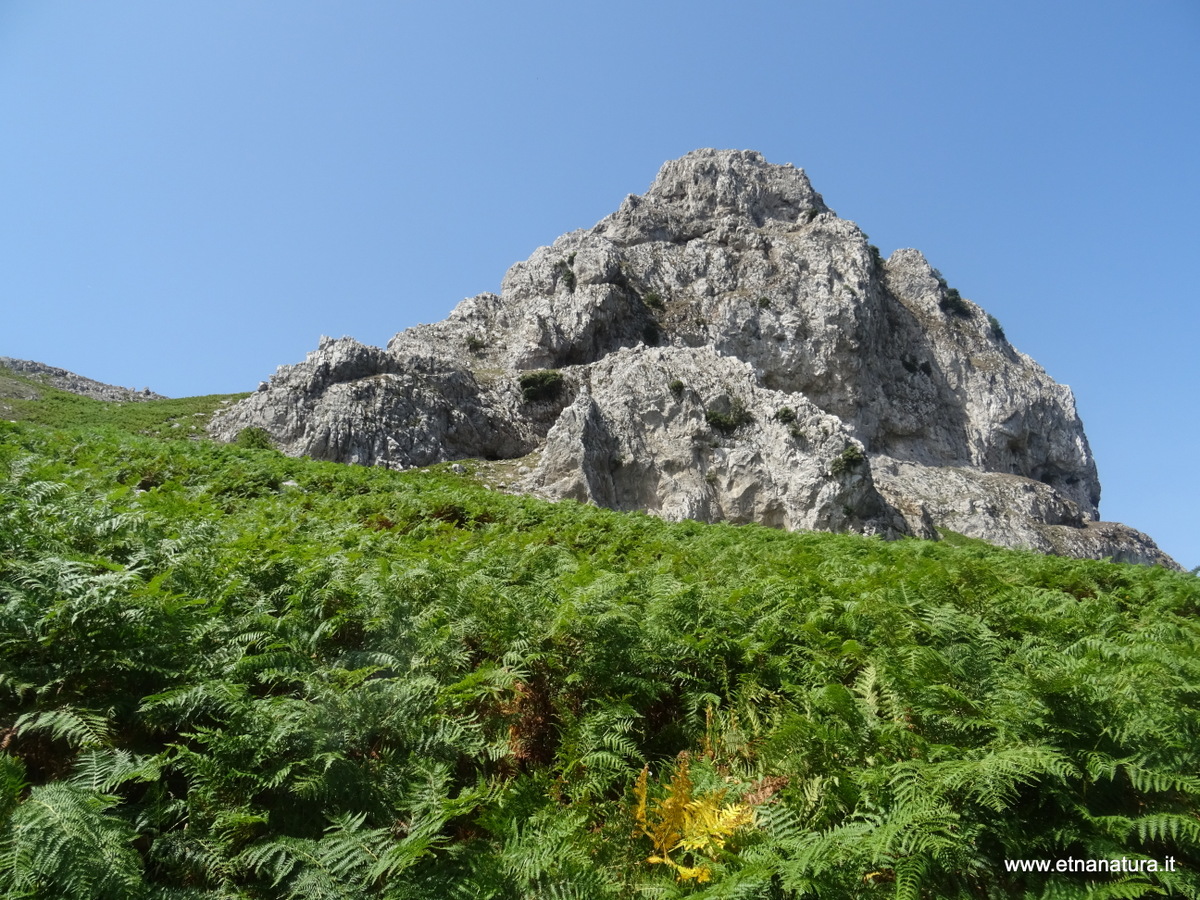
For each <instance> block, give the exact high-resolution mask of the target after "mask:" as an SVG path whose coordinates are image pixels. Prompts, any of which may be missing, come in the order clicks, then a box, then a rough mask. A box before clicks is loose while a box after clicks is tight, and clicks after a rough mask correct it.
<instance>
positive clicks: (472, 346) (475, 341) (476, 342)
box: [466, 334, 487, 353]
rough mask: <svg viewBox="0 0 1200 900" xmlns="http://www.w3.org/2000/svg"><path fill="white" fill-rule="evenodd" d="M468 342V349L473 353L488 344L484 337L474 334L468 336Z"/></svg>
mask: <svg viewBox="0 0 1200 900" xmlns="http://www.w3.org/2000/svg"><path fill="white" fill-rule="evenodd" d="M466 344H467V349H468V350H469V351H470V352H472V353H479V352H480V351H481V350H483V348H484V347H486V346H487V344H486V343H485V342H484V340H483V338H480V337H476V336H475V335H473V334H472V335H468V336H467V340H466Z"/></svg>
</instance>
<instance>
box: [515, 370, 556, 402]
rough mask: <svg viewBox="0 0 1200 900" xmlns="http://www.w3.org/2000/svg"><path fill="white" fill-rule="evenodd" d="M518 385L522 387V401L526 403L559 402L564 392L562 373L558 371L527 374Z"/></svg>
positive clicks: (520, 379) (539, 371) (538, 371)
mask: <svg viewBox="0 0 1200 900" xmlns="http://www.w3.org/2000/svg"><path fill="white" fill-rule="evenodd" d="M517 383H518V384H519V385H520V386H521V400H522V401H523V402H525V403H538V402H541V401H553V400H557V399H558V398H559V397H560V396H562V392H563V377H562V373H561V372H559V371H558V370H557V369H538V370H537V371H536V372H526V373H525V374H524V375H522V376H521V377H520V378H519V379H518V381H517Z"/></svg>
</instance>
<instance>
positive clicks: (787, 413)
mask: <svg viewBox="0 0 1200 900" xmlns="http://www.w3.org/2000/svg"><path fill="white" fill-rule="evenodd" d="M775 421H776V422H782V423H783V424H784V425H791V424H792V423H793V422H795V421H796V411H795V410H794V409H792V408H791V407H790V406H782V407H780V408H779V409H777V410H775Z"/></svg>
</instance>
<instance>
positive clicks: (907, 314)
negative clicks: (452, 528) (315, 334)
mask: <svg viewBox="0 0 1200 900" xmlns="http://www.w3.org/2000/svg"><path fill="white" fill-rule="evenodd" d="M539 369H559V370H562V375H563V382H562V386H561V390H560V392H559V393H558V394H557V395H556V396H553V397H548V398H543V399H541V400H537V401H536V402H525V401H524V400H523V398H522V388H521V384H520V378H521V375H522V374H527V373H528V372H530V371H532V370H539ZM784 408H787V409H788V410H790V411H791V414H792V416H794V419H793V418H791V417H788V416H785V418H789V419H791V420H790V421H780V420H779V419H778V418H776V415H777V414H778V413H779V412H780V410H783V409H784ZM733 411H741V412H742V413H743V415H742V418H744V419H745V422H744V423H743V424H742V425H740V427H737V428H733V429H730V428H725V429H724V430H723V429H722V428H721V427H719V423H720V422H721V421H722V420H721V419H720V416H721V415H729V414H730V413H731V412H733ZM710 413H712V414H714V415H715V416H716V417H717V418H716V419H715V421H716V422H718V427H714V425H713V424H712V422H711V421H710V418H711V417H710V416H709V414H710ZM248 425H257V426H261V427H264V428H266V429H267V430H268V431H269V432H270V433H271V435H272V437H273V438H274V439H275V440H276V442H277V444H278V445H279V446H280V447H282V448H283V449H284V450H285V451H286V452H290V453H296V454H300V453H303V454H308V455H312V456H316V457H318V458H323V459H335V460H341V461H345V462H356V463H362V464H368V465H370V464H382V465H389V466H394V467H407V466H415V465H426V464H428V463H432V462H440V461H445V460H452V459H461V458H467V457H481V458H491V459H514V458H517V457H521V456H525V455H526V454H529V453H531V452H533V451H535V450H540V451H541V452H540V454H539V462H538V464H537V467H536V468H535V469H534V470H533V471H532V472H530V473H528V474H524V475H522V476H520V478H519V480H518V481H517V482H516V485H515V486H516V487H517V488H520V489H522V490H527V491H531V492H535V493H538V494H540V495H543V496H547V497H553V498H563V497H572V498H575V499H578V500H581V501H585V502H592V503H597V504H600V505H603V506H609V507H613V508H617V509H645V510H649V511H651V512H654V513H656V514H658V515H661V516H663V517H665V518H670V519H681V518H695V519H702V520H706V521H733V522H751V521H754V522H762V523H764V524H768V525H773V526H779V527H784V528H815V529H827V530H839V531H841V530H855V531H861V532H866V533H879V534H884V535H895V534H904V533H908V534H914V535H920V536H925V537H934V536H936V530H935V529H936V528H938V527H942V528H949V529H951V530H954V531H958V532H961V533H963V534H966V535H970V536H975V537H980V538H982V539H984V540H988V541H992V542H993V543H997V544H1002V545H1005V546H1011V547H1029V548H1032V549H1036V550H1041V551H1044V552H1054V553H1062V554H1067V555H1077V556H1086V557H1095V556H1116V557H1118V558H1121V559H1128V560H1137V561H1143V562H1154V563H1160V564H1167V565H1170V564H1172V563H1171V561H1170V560H1169V559H1168V558H1167V557H1165V556H1164V555H1163V554H1162V553H1161V552H1160V551H1159V550H1158V549H1157V547H1155V546H1154V544H1153V542H1152V541H1150V540H1149V539H1148V538H1146V536H1145V535H1142V534H1141V533H1140V532H1136V531H1133V530H1132V529H1127V528H1124V527H1123V526H1119V525H1111V524H1097V523H1096V519H1097V517H1098V504H1099V498H1100V485H1099V480H1098V478H1097V474H1096V466H1095V462H1094V460H1093V458H1092V455H1091V451H1090V449H1089V448H1088V444H1087V439H1086V437H1085V436H1084V432H1083V426H1082V424H1081V422H1080V421H1079V417H1078V415H1077V413H1076V410H1075V401H1074V397H1073V396H1072V394H1071V391H1070V389H1069V388H1067V387H1065V386H1063V385H1059V384H1056V383H1055V382H1054V381H1053V380H1052V379H1051V378H1050V377H1049V376H1048V375H1047V374H1046V373H1045V372H1044V371H1043V370H1042V369H1041V367H1039V366H1038V365H1037V364H1036V363H1035V362H1033V360H1031V359H1030V358H1029V357H1027V356H1025V355H1024V354H1022V353H1020V352H1018V351H1017V350H1015V349H1014V348H1013V347H1012V346H1011V345H1010V344H1009V343H1008V342H1007V341H1006V340H1005V339H1004V338H1003V336H1002V335H1001V334H1000V333H999V332H998V331H997V330H996V328H995V327H994V320H991V319H990V318H989V317H988V316H987V315H986V314H985V313H984V312H983V310H981V309H980V308H979V307H978V306H976V305H975V304H973V303H971V302H970V301H968V300H964V299H962V298H960V297H958V295H957V292H954V291H952V290H951V289H950V288H949V287H948V286H947V285H946V283H945V282H944V280H942V279H941V277H940V275H939V274H938V273H937V272H936V270H934V269H933V268H932V267H931V266H930V265H929V263H928V262H927V261H926V260H925V258H924V257H923V256H922V255H921V254H920V253H919V252H917V251H916V250H898V251H896V252H895V253H893V254H892V256H891V257H890V258H889V259H887V260H883V259H880V258H879V256H878V254H877V251H875V249H874V248H873V247H872V246H871V245H870V244H869V243H868V242H867V239H866V236H865V235H864V234H863V233H862V232H861V231H860V230H859V228H858V227H857V226H856V225H855V224H854V223H853V222H849V221H846V220H844V219H840V218H838V217H837V215H836V214H835V213H833V212H832V211H831V210H830V209H829V208H828V207H827V206H826V205H825V203H824V201H823V200H822V198H821V196H820V195H819V194H817V193H816V192H815V191H814V190H813V189H812V186H811V185H810V184H809V181H808V178H807V176H806V175H805V174H804V172H803V171H802V170H800V169H795V168H792V167H791V166H775V165H770V164H768V163H767V162H765V161H764V160H763V158H762V157H761V156H760V155H759V154H757V153H752V152H748V151H716V150H698V151H695V152H693V153H690V154H688V155H687V156H685V157H683V158H682V159H678V160H674V161H671V162H668V163H666V164H665V165H664V166H663V168H662V171H661V172H660V173H659V176H658V178H657V179H656V180H655V182H654V184H652V185H651V187H650V189H649V190H648V191H647V192H646V193H645V194H644V195H642V196H640V197H637V196H632V195H631V196H629V197H627V198H626V199H625V201H624V202H623V203H622V204H621V206H620V208H619V209H618V210H617V211H616V212H615V213H613V214H612V215H611V216H609V217H607V218H606V219H604V220H603V221H601V222H600V223H599V224H597V225H596V226H595V227H594V228H592V229H589V230H584V231H576V232H572V233H570V234H567V235H564V236H563V237H561V238H559V239H558V240H557V241H556V242H555V243H554V244H553V245H552V246H550V247H541V248H539V249H537V250H536V251H534V253H533V255H532V256H530V258H529V259H528V260H526V261H524V262H520V263H517V264H516V265H514V266H513V267H512V268H511V269H510V270H509V272H508V274H507V275H506V276H505V278H504V281H503V283H502V287H501V292H500V294H498V295H497V294H490V293H486V294H480V295H478V296H476V297H472V298H469V299H467V300H464V301H463V302H462V303H460V304H459V305H458V307H456V308H455V309H454V311H453V312H452V313H451V314H450V316H449V317H448V318H447V319H446V320H444V321H442V322H438V323H434V324H431V325H421V326H417V327H416V328H410V329H408V330H407V331H404V332H401V333H400V334H397V335H396V336H395V337H394V338H393V339H392V340H391V341H390V342H389V344H388V347H387V349H386V350H380V349H378V348H374V347H365V346H363V345H361V344H358V343H357V342H355V341H352V340H350V339H342V340H339V341H333V340H329V339H322V342H321V345H320V347H318V349H317V350H316V351H314V352H313V353H310V354H309V357H308V359H307V360H306V361H305V362H303V363H299V364H297V365H294V366H285V367H282V368H281V369H280V370H279V372H277V373H276V374H275V375H274V376H272V378H271V380H270V382H269V383H268V384H267V385H266V387H265V389H263V390H260V391H259V392H257V393H255V394H253V395H251V396H250V397H249V398H247V399H246V400H244V401H242V402H241V403H240V404H238V405H237V406H235V407H232V408H230V409H228V410H226V411H224V412H223V413H222V414H220V415H219V416H218V417H217V419H216V420H214V430H215V433H216V434H217V435H218V436H221V437H224V438H225V439H232V438H233V437H234V436H236V434H237V432H238V431H239V430H240V429H241V428H244V427H246V426H248ZM850 448H855V449H857V450H860V451H862V452H863V453H864V454H865V457H866V459H865V460H864V461H862V462H859V463H856V464H853V465H839V464H837V463H836V460H838V459H839V458H841V457H842V456H843V454H845V453H847V452H848V450H849V452H850V455H851V456H853V455H854V449H850Z"/></svg>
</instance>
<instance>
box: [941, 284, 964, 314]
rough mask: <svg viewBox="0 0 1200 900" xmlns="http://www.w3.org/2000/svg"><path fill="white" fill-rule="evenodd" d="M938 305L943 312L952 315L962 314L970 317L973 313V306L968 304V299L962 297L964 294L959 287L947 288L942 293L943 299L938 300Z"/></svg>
mask: <svg viewBox="0 0 1200 900" xmlns="http://www.w3.org/2000/svg"><path fill="white" fill-rule="evenodd" d="M938 306H939V307H940V308H941V310H942V312H944V313H946V314H947V315H951V316H962V317H963V318H969V317H970V315H971V307H969V306H968V305H967V301H966V300H964V299H963V298H962V294H960V293H959V292H958V289H957V288H946V290H945V292H944V293H943V294H942V299H941V300H939V301H938Z"/></svg>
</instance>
